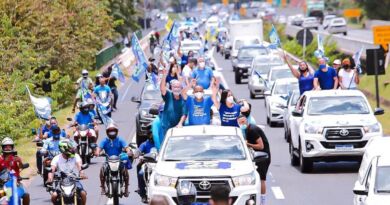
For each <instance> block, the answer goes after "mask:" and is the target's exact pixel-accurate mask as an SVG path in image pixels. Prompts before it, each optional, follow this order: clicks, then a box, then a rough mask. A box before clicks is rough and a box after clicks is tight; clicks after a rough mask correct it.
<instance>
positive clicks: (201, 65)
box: [191, 57, 214, 89]
mask: <svg viewBox="0 0 390 205" xmlns="http://www.w3.org/2000/svg"><path fill="white" fill-rule="evenodd" d="M191 77H192V79H196V84H197V85H200V86H202V87H203V89H209V87H210V85H212V84H214V78H213V77H214V74H213V70H211V69H210V68H208V67H206V62H205V59H204V58H203V57H200V58H199V59H198V68H197V69H195V70H194V71H193V72H192V76H191Z"/></svg>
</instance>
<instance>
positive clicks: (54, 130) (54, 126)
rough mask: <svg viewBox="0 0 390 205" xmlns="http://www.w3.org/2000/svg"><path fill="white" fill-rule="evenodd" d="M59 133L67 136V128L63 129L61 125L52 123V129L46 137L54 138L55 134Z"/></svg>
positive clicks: (61, 135)
mask: <svg viewBox="0 0 390 205" xmlns="http://www.w3.org/2000/svg"><path fill="white" fill-rule="evenodd" d="M56 135H59V136H60V137H66V132H65V130H61V128H60V127H58V125H57V124H52V125H51V128H50V131H49V132H46V134H45V137H44V138H52V137H53V136H56Z"/></svg>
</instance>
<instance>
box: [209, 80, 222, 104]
mask: <svg viewBox="0 0 390 205" xmlns="http://www.w3.org/2000/svg"><path fill="white" fill-rule="evenodd" d="M213 79H215V78H213ZM211 90H212V95H211V100H213V103H214V106H215V107H216V108H217V109H218V110H219V107H220V106H221V104H220V102H219V101H218V99H217V94H218V90H219V80H216V81H215V82H214V83H213V82H212V84H211Z"/></svg>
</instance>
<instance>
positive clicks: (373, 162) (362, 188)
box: [353, 137, 390, 205]
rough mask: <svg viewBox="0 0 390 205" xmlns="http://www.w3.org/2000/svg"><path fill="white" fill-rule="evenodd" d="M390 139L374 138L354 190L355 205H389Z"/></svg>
mask: <svg viewBox="0 0 390 205" xmlns="http://www.w3.org/2000/svg"><path fill="white" fill-rule="evenodd" d="M389 147H390V137H375V138H372V139H371V140H370V141H369V142H368V144H367V148H366V152H365V153H364V155H363V159H362V163H361V165H360V169H359V175H358V179H357V180H356V182H355V186H354V188H353V192H354V200H353V201H354V205H385V204H386V205H387V204H388V203H389V201H390V150H389Z"/></svg>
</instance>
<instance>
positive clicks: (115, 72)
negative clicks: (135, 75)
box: [111, 63, 126, 85]
mask: <svg viewBox="0 0 390 205" xmlns="http://www.w3.org/2000/svg"><path fill="white" fill-rule="evenodd" d="M111 77H114V78H116V79H117V80H119V82H121V84H122V85H123V84H124V83H125V81H126V79H125V75H123V72H122V70H121V68H120V67H119V65H118V64H117V63H115V64H114V65H113V66H112V71H111Z"/></svg>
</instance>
